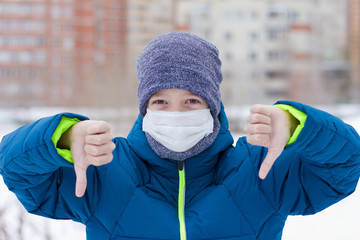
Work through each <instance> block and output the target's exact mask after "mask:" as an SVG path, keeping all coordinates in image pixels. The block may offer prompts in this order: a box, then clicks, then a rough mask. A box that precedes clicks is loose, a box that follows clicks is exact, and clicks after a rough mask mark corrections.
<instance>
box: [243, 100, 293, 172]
mask: <svg viewBox="0 0 360 240" xmlns="http://www.w3.org/2000/svg"><path fill="white" fill-rule="evenodd" d="M292 118H294V117H293V116H292V115H291V114H290V113H288V112H287V111H284V110H281V109H280V108H278V107H275V106H272V105H259V104H257V105H254V106H252V107H251V109H250V115H249V117H248V119H247V121H248V123H247V125H246V126H245V128H244V130H245V132H246V136H247V141H248V142H249V143H250V144H253V145H259V146H263V147H267V148H268V153H267V155H266V156H265V159H264V161H263V163H262V164H261V166H260V170H259V177H260V178H261V179H265V178H266V176H267V174H268V173H269V171H270V169H271V168H272V166H273V164H274V162H275V161H276V159H277V158H278V157H279V156H280V154H281V153H282V151H283V150H284V148H285V146H286V144H287V142H288V141H289V138H290V134H291V132H292V129H293V128H294V126H292V123H293V119H292Z"/></svg>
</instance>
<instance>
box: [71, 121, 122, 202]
mask: <svg viewBox="0 0 360 240" xmlns="http://www.w3.org/2000/svg"><path fill="white" fill-rule="evenodd" d="M112 138H113V136H112V135H111V133H110V125H109V123H107V122H104V121H94V120H87V121H82V122H78V123H76V124H75V125H74V126H73V127H72V129H71V154H72V157H73V161H74V169H75V174H76V187H75V189H76V190H75V194H76V196H77V197H81V196H83V195H84V193H85V190H86V186H87V178H86V170H87V168H88V167H89V166H90V165H94V166H101V165H104V164H108V163H110V162H111V161H112V159H113V155H112V152H113V150H114V149H115V144H114V143H113V142H112Z"/></svg>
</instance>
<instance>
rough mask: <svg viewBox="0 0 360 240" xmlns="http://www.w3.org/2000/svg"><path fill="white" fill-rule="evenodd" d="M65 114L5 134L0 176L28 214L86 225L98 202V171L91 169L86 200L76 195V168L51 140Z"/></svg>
mask: <svg viewBox="0 0 360 240" xmlns="http://www.w3.org/2000/svg"><path fill="white" fill-rule="evenodd" d="M63 116H65V117H68V118H77V119H79V120H85V119H86V118H85V117H83V116H79V115H75V114H70V113H64V114H59V115H55V116H52V117H47V118H43V119H40V120H38V121H36V122H34V123H32V124H28V125H25V126H23V127H21V128H19V129H18V130H16V131H14V132H12V133H10V134H8V135H6V136H5V137H4V138H3V139H2V141H1V144H0V173H1V174H2V176H3V179H4V182H5V184H6V185H7V186H8V188H9V190H11V191H12V192H14V193H15V194H16V196H17V198H18V199H19V200H20V202H21V203H22V204H23V205H24V207H25V208H26V209H27V211H28V212H30V213H34V214H37V215H41V216H45V217H50V218H56V219H73V220H75V221H79V222H83V223H84V222H86V221H87V219H88V218H89V217H90V215H91V211H92V209H93V208H94V206H95V205H96V203H97V201H98V199H99V188H100V186H99V185H100V184H99V183H98V182H99V181H98V174H97V173H98V171H99V170H98V169H96V168H93V167H89V168H88V171H87V177H88V188H87V192H86V194H85V196H84V197H82V198H77V197H76V196H75V173H74V169H73V165H72V164H71V163H70V162H68V161H66V160H65V159H64V158H63V157H62V156H61V155H59V154H58V151H57V149H56V148H55V145H54V142H53V141H52V137H53V135H54V131H55V130H56V128H57V127H58V125H59V123H60V121H61V119H62V117H63Z"/></svg>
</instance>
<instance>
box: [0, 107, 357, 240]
mask: <svg viewBox="0 0 360 240" xmlns="http://www.w3.org/2000/svg"><path fill="white" fill-rule="evenodd" d="M322 109H326V108H325V107H323V108H322ZM326 110H328V109H326ZM329 111H330V112H332V113H334V114H336V115H338V116H341V117H342V118H343V119H344V121H345V122H347V123H349V124H351V125H353V126H354V127H355V129H356V130H357V131H358V132H360V107H359V106H341V107H337V108H331V109H330V110H329ZM35 112H37V114H34V113H33V112H31V111H29V110H27V112H26V113H27V115H26V116H24V115H23V114H21V113H19V112H18V116H14V114H13V111H9V110H8V111H5V110H1V109H0V139H1V138H2V136H3V135H4V134H6V133H8V132H10V131H12V130H14V129H16V128H17V127H18V126H19V123H24V122H28V121H32V120H34V119H36V118H38V117H41V116H42V115H51V114H52V113H55V112H59V110H58V109H53V110H47V111H45V112H44V111H39V110H36V111H35ZM39 112H41V114H39ZM237 112H238V113H241V114H243V112H244V109H240V110H238V111H235V110H233V111H232V112H231V113H230V114H229V113H228V115H230V118H231V116H234V115H236V114H237ZM10 114H11V117H10ZM84 114H87V112H86V111H85V113H84ZM87 115H89V114H87ZM90 115H91V114H90ZM109 115H110V116H109V118H111V117H113V116H112V114H109ZM130 115H131V114H130ZM95 118H96V116H95ZM129 118H133V117H129ZM240 121H243V118H241V119H240ZM121 131H122V129H120V130H119V132H121ZM20 222H23V224H21V223H20ZM21 226H22V227H21ZM4 229H5V231H6V234H7V235H8V236H7V237H6V236H5V235H4ZM0 239H1V240H19V239H22V240H48V239H51V240H64V239H70V240H71V239H77V240H82V239H84V240H85V239H86V237H85V228H84V226H82V225H81V224H79V223H75V222H72V221H60V220H49V219H45V218H42V217H38V216H33V215H30V214H27V213H26V212H25V210H24V209H23V207H22V206H21V205H20V204H19V203H18V201H17V199H16V197H15V196H14V194H12V193H11V192H9V190H8V189H7V188H6V186H5V185H4V183H3V181H2V178H1V177H0ZM282 239H283V240H300V239H301V240H304V239H307V240H319V239H326V240H359V239H360V186H358V188H357V190H356V191H355V193H353V194H352V195H351V196H350V197H348V198H347V199H345V200H343V201H342V202H340V203H338V204H335V205H333V206H331V207H330V208H328V209H326V210H324V211H322V212H320V213H318V214H316V215H313V216H291V217H289V218H288V220H287V222H286V225H285V228H284V233H283V238H282Z"/></svg>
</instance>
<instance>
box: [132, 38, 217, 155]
mask: <svg viewBox="0 0 360 240" xmlns="http://www.w3.org/2000/svg"><path fill="white" fill-rule="evenodd" d="M136 67H137V71H138V82H139V86H138V100H139V109H140V115H141V116H142V117H144V116H145V114H146V108H147V103H148V101H149V98H150V97H151V96H152V95H154V94H155V93H156V92H158V91H161V90H164V89H170V88H178V89H184V90H188V91H190V92H192V93H194V94H196V95H198V96H199V97H201V98H202V99H204V100H205V101H206V102H207V104H208V105H209V107H210V112H211V114H212V116H213V118H214V130H213V132H212V133H211V134H210V135H208V136H206V137H205V138H203V139H202V140H200V141H199V142H198V143H197V144H196V145H195V146H194V147H192V148H191V149H189V150H187V151H185V152H174V151H172V150H170V149H168V148H166V147H164V146H163V145H161V144H160V143H159V142H157V141H156V140H155V139H154V138H152V137H151V136H150V134H148V133H147V132H145V135H146V138H147V140H148V142H149V144H150V146H151V148H152V149H153V150H154V151H155V153H156V154H158V155H159V156H160V157H161V158H168V159H173V160H178V161H183V160H185V159H188V158H190V157H193V156H196V155H197V154H199V153H201V152H202V151H204V150H205V149H207V148H208V147H209V146H210V145H211V144H212V143H213V142H214V141H215V139H216V137H217V135H218V133H219V130H220V121H219V118H218V115H219V112H220V107H221V96H220V91H219V86H220V83H221V81H222V73H221V61H220V59H219V51H218V49H217V48H216V47H215V46H214V45H212V44H211V43H209V42H207V41H205V40H204V39H201V38H200V37H197V36H195V35H193V34H189V33H180V32H173V33H169V34H165V35H162V36H160V37H157V38H155V39H154V40H152V41H150V42H149V44H148V45H147V46H146V48H145V49H144V51H143V52H142V53H141V54H140V56H139V58H138V60H137V63H136Z"/></svg>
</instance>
